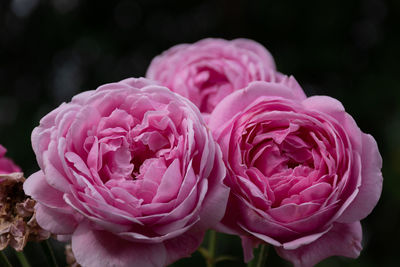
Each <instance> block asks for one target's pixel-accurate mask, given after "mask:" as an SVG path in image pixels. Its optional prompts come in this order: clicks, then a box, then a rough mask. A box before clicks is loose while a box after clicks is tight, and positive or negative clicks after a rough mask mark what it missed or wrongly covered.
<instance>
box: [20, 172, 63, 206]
mask: <svg viewBox="0 0 400 267" xmlns="http://www.w3.org/2000/svg"><path fill="white" fill-rule="evenodd" d="M24 191H25V194H27V195H29V196H31V197H32V198H33V199H35V200H36V201H38V202H40V203H42V204H44V205H46V206H48V207H51V208H66V207H68V206H67V204H66V203H65V201H64V199H63V193H62V192H60V191H58V190H56V189H54V188H53V187H51V186H50V185H49V184H48V183H47V181H46V179H45V176H44V174H43V172H42V171H38V172H35V173H34V174H32V175H31V176H29V177H28V179H27V180H26V181H25V182H24Z"/></svg>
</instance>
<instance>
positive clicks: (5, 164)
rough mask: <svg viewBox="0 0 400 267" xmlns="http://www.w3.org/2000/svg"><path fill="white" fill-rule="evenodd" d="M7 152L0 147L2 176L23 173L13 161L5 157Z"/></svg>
mask: <svg viewBox="0 0 400 267" xmlns="http://www.w3.org/2000/svg"><path fill="white" fill-rule="evenodd" d="M6 152H7V150H6V149H5V148H4V147H3V146H2V145H0V174H8V173H13V172H21V169H20V168H19V167H18V166H17V165H15V163H14V162H13V161H12V160H11V159H9V158H6V157H5V156H4V155H5V154H6Z"/></svg>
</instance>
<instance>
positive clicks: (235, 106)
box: [209, 81, 302, 130]
mask: <svg viewBox="0 0 400 267" xmlns="http://www.w3.org/2000/svg"><path fill="white" fill-rule="evenodd" d="M268 96H273V97H283V98H286V99H292V100H302V99H298V97H299V96H297V95H296V94H295V93H294V91H293V90H292V89H290V88H289V87H286V86H284V85H281V84H277V83H269V82H263V81H256V82H252V83H250V85H249V86H248V87H247V88H245V89H242V90H238V91H236V92H234V93H232V94H230V95H229V96H227V97H225V98H224V99H223V100H222V101H221V102H220V103H219V104H218V105H217V106H216V107H215V109H214V110H213V112H212V113H211V116H210V118H209V127H210V128H211V129H213V130H215V129H218V127H220V126H221V125H223V124H224V123H226V122H227V121H229V120H230V119H231V118H233V117H234V116H235V115H236V114H239V113H240V112H242V111H243V110H245V109H246V107H248V106H249V105H250V104H251V103H252V102H253V101H255V100H256V99H257V98H259V97H268Z"/></svg>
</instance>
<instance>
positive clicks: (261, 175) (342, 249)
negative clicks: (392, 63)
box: [209, 82, 382, 266]
mask: <svg viewBox="0 0 400 267" xmlns="http://www.w3.org/2000/svg"><path fill="white" fill-rule="evenodd" d="M209 127H210V128H211V130H212V131H213V135H214V137H215V139H216V140H217V142H218V143H219V144H220V146H221V150H222V154H223V157H224V160H225V163H226V165H227V178H226V184H227V185H228V186H229V187H230V188H231V195H230V198H229V201H228V206H227V213H226V215H225V217H224V219H223V220H222V222H223V225H224V227H221V228H223V230H224V231H226V232H231V233H237V234H239V235H241V236H242V245H243V249H244V253H245V259H246V260H249V259H250V258H251V257H252V249H253V247H254V246H255V245H257V244H258V243H260V242H266V243H269V244H271V245H273V246H275V247H276V250H277V252H278V254H279V255H280V256H282V257H283V258H285V259H287V260H290V261H292V262H293V263H294V265H295V266H312V265H314V264H316V263H317V262H319V261H321V260H322V259H324V258H326V257H329V256H332V255H342V256H346V257H352V258H355V257H357V256H358V255H359V253H360V250H361V243H360V242H361V237H362V232H361V225H360V222H359V221H360V220H361V219H363V218H365V217H366V216H367V215H368V214H369V213H370V212H371V211H372V209H373V208H374V206H375V205H376V203H377V201H378V199H379V197H380V194H381V189H382V174H381V166H382V159H381V156H380V154H379V151H378V147H377V144H376V142H375V140H374V138H373V137H372V136H371V135H368V134H364V133H363V132H361V130H360V129H359V128H358V126H357V125H356V123H355V122H354V120H353V118H352V117H351V116H350V115H349V114H347V113H346V112H345V110H344V108H343V106H342V104H341V103H340V102H339V101H337V100H335V99H333V98H330V97H327V96H313V97H309V98H306V97H299V95H296V94H294V93H293V90H291V89H290V88H288V87H286V86H285V85H282V84H274V83H267V82H254V83H252V84H250V85H249V86H248V87H247V88H246V89H244V90H240V91H237V92H234V93H233V94H231V95H230V96H228V97H226V98H225V99H224V100H223V101H222V102H221V103H220V104H219V105H218V106H217V107H216V108H215V110H214V111H213V113H212V114H211V116H210V122H209Z"/></svg>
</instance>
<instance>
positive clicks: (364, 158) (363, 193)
mask: <svg viewBox="0 0 400 267" xmlns="http://www.w3.org/2000/svg"><path fill="white" fill-rule="evenodd" d="M362 148H363V149H362V154H361V176H362V180H361V186H360V187H359V192H358V194H357V196H356V198H355V199H354V201H353V202H352V203H351V204H350V206H349V207H348V208H347V209H346V210H345V211H344V212H343V214H342V215H341V217H340V218H339V219H338V221H339V222H343V223H350V222H354V221H357V220H361V219H363V218H365V217H366V216H367V215H368V214H370V213H371V211H372V209H373V208H374V207H375V205H376V203H377V202H378V200H379V197H380V195H381V192H382V183H383V178H382V172H381V168H382V157H381V155H380V154H379V150H378V145H377V144H376V141H375V139H374V138H373V137H372V136H371V135H369V134H363V135H362Z"/></svg>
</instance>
